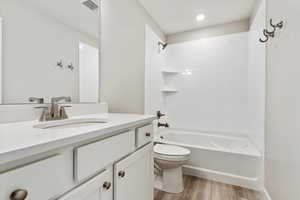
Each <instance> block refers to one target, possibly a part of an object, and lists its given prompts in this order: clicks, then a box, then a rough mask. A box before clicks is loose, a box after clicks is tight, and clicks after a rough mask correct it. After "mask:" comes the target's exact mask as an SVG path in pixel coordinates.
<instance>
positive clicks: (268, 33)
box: [259, 19, 284, 43]
mask: <svg viewBox="0 0 300 200" xmlns="http://www.w3.org/2000/svg"><path fill="white" fill-rule="evenodd" d="M270 25H271V27H272V28H273V31H268V29H264V30H263V34H264V36H265V38H266V39H264V40H263V39H261V38H260V39H259V41H260V42H261V43H266V42H268V41H269V39H270V37H271V38H274V37H275V33H276V31H277V29H282V28H283V25H284V22H283V21H281V22H279V23H277V24H274V23H273V19H270Z"/></svg>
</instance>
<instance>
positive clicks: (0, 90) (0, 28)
mask: <svg viewBox="0 0 300 200" xmlns="http://www.w3.org/2000/svg"><path fill="white" fill-rule="evenodd" d="M2 21H3V20H2V18H1V17H0V104H2V81H3V80H2V54H3V52H2Z"/></svg>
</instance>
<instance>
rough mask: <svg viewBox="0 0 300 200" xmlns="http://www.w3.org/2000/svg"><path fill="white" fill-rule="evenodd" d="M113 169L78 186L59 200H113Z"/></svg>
mask: <svg viewBox="0 0 300 200" xmlns="http://www.w3.org/2000/svg"><path fill="white" fill-rule="evenodd" d="M112 177H113V174H112V169H110V170H106V171H104V172H102V173H101V174H99V175H97V176H96V177H94V178H92V179H91V180H89V181H87V182H85V183H84V184H82V185H80V186H78V187H77V188H76V189H74V190H72V191H71V192H69V193H68V194H66V195H64V196H63V197H61V198H60V199H59V200H113V185H112V184H113V183H112Z"/></svg>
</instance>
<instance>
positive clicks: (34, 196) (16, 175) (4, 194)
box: [0, 155, 72, 200]
mask: <svg viewBox="0 0 300 200" xmlns="http://www.w3.org/2000/svg"><path fill="white" fill-rule="evenodd" d="M65 160H66V159H65V157H64V156H62V155H58V156H54V157H51V158H47V159H45V160H42V161H39V162H36V163H33V164H30V165H27V166H24V167H21V168H18V169H15V170H12V171H8V172H6V173H2V174H0V199H3V200H9V199H10V195H11V194H12V193H13V192H14V191H16V190H19V189H22V190H26V191H27V192H28V196H27V198H26V199H30V200H41V199H45V200H46V199H50V198H52V197H54V196H55V195H59V194H61V193H63V192H64V191H66V190H67V189H68V187H70V183H72V177H69V178H68V172H70V171H71V170H72V165H68V164H66V162H65ZM70 179H71V180H70Z"/></svg>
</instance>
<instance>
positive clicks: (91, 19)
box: [0, 0, 99, 104]
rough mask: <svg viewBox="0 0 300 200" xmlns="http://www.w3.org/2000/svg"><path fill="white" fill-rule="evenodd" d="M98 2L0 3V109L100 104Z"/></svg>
mask: <svg viewBox="0 0 300 200" xmlns="http://www.w3.org/2000/svg"><path fill="white" fill-rule="evenodd" d="M98 21H99V2H98V0H50V1H49V0H26V1H24V0H1V1H0V36H1V37H0V103H2V104H23V103H36V102H30V101H29V98H30V97H36V98H43V99H44V102H45V103H47V102H49V101H50V99H51V97H55V96H70V97H71V98H72V102H73V103H79V102H84V103H86V102H89V103H94V102H98V101H99V89H98V88H99V62H98V60H99V59H98V54H99V52H98V33H99V31H98V27H99V25H98Z"/></svg>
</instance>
